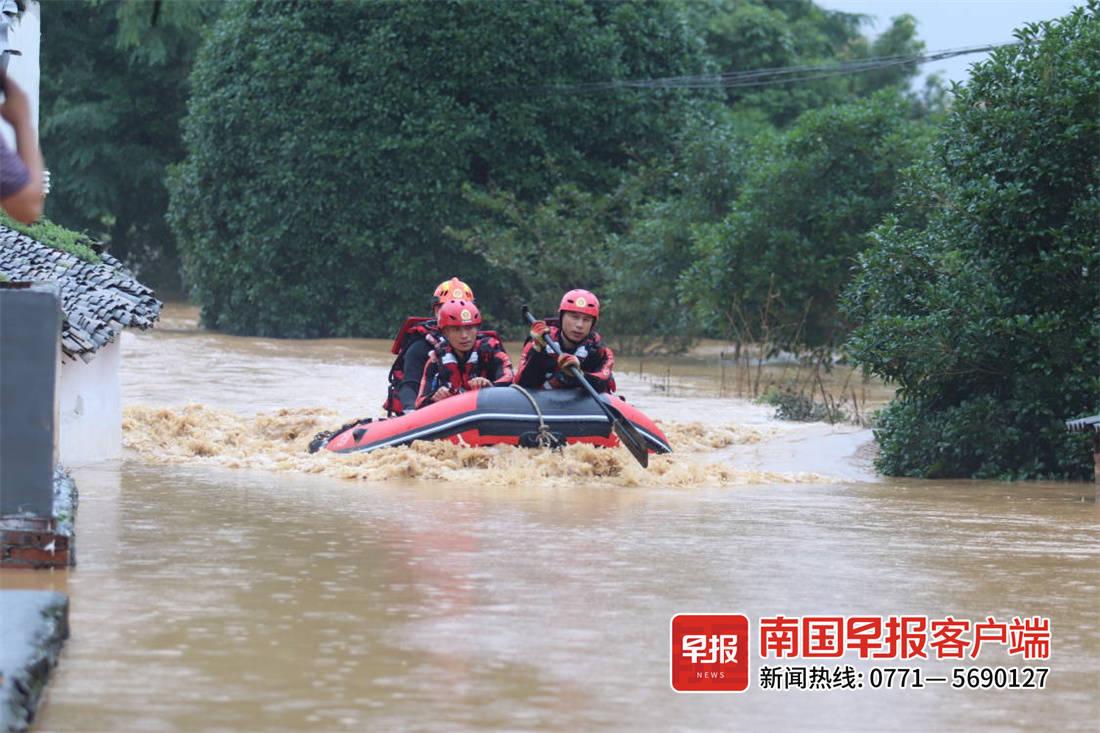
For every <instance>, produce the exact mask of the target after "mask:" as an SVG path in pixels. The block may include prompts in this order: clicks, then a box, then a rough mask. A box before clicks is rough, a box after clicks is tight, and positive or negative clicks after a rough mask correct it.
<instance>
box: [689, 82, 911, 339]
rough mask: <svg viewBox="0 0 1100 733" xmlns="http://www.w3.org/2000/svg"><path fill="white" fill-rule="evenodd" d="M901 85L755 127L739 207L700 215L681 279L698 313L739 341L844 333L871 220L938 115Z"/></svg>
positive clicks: (891, 201) (890, 202) (891, 196)
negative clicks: (847, 294)
mask: <svg viewBox="0 0 1100 733" xmlns="http://www.w3.org/2000/svg"><path fill="white" fill-rule="evenodd" d="M911 109H912V107H911V105H910V103H909V101H908V100H906V99H905V98H904V97H902V96H901V95H899V94H897V93H895V92H892V91H884V92H880V93H879V94H877V95H875V96H874V97H872V98H870V99H867V100H859V101H856V102H852V103H850V104H846V105H834V106H829V107H826V108H824V109H820V110H811V111H809V112H806V113H805V114H803V115H802V117H800V118H799V120H798V122H797V123H796V124H795V125H794V126H793V127H792V128H791V129H790V130H788V131H786V132H784V133H782V134H779V135H776V136H763V137H759V138H757V140H756V142H755V144H754V145H753V147H752V148H751V149H750V150H749V151H747V153H746V161H745V163H744V164H743V165H744V166H745V169H746V170H747V171H748V172H747V174H746V177H745V180H744V182H743V185H742V186H741V187H740V190H739V193H738V195H737V198H736V200H735V201H734V202H733V204H732V207H731V209H730V212H729V214H728V215H727V216H726V217H725V218H724V219H722V220H721V221H719V222H717V223H715V224H710V225H705V226H700V227H697V230H696V232H695V233H694V236H693V243H692V253H693V261H692V264H691V266H690V267H688V268H687V269H686V270H684V272H683V274H682V275H681V278H680V291H681V294H682V297H683V299H684V302H685V303H687V304H689V305H690V306H691V307H692V309H693V313H694V316H695V318H696V320H697V322H698V323H699V324H701V326H702V327H703V328H704V329H705V330H707V331H708V332H710V333H714V334H716V335H722V336H726V337H730V338H733V339H735V340H737V341H741V342H751V341H757V340H760V339H762V338H764V334H765V333H767V340H768V341H769V342H771V343H773V344H776V345H780V346H786V347H798V346H800V345H803V344H805V345H809V346H824V345H829V344H832V343H834V341H835V340H836V339H837V338H838V337H843V335H844V334H845V333H846V328H847V324H846V323H844V321H843V320H842V319H841V317H840V315H839V314H838V312H837V300H838V298H839V295H840V293H841V291H842V290H843V288H844V286H845V285H846V284H847V282H848V279H849V276H850V270H851V268H852V265H853V264H854V262H855V257H856V255H857V254H858V253H859V252H860V251H861V250H863V249H864V247H865V246H866V245H867V238H866V232H867V231H868V230H869V229H870V228H871V227H873V226H874V225H875V224H876V223H878V222H879V221H881V220H882V217H883V216H884V215H885V214H887V213H888V212H890V211H891V210H892V208H893V207H894V205H895V196H896V190H897V186H898V181H899V177H900V175H899V174H900V171H902V170H903V169H905V168H906V167H908V166H909V165H911V164H912V163H913V162H914V161H915V160H917V158H918V157H919V156H920V155H921V154H922V153H923V151H924V148H925V147H926V145H927V143H928V141H929V129H930V128H929V126H928V125H926V124H923V123H921V122H919V121H916V120H914V119H912V118H911Z"/></svg>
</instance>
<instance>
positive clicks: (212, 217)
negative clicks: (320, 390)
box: [171, 0, 703, 336]
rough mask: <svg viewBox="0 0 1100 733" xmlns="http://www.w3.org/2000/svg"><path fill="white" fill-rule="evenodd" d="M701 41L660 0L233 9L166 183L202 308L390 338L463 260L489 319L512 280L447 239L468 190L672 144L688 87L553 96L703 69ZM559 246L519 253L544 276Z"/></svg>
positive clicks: (552, 180) (591, 166)
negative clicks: (565, 88)
mask: <svg viewBox="0 0 1100 733" xmlns="http://www.w3.org/2000/svg"><path fill="white" fill-rule="evenodd" d="M291 38H292V39H294V41H293V43H289V42H287V39H291ZM697 46H698V43H697V42H696V41H694V40H693V39H692V37H691V36H690V35H689V34H688V33H687V32H686V28H685V27H684V25H683V24H682V23H680V22H679V21H678V17H677V15H676V9H675V6H673V5H671V4H669V3H667V2H663V1H661V0H653V1H647V0H631V1H629V2H612V1H610V0H608V1H606V2H605V1H595V2H585V3H581V2H570V3H487V2H477V1H474V0H452V1H450V2H438V3H380V2H342V3H268V2H242V3H238V4H235V5H232V6H228V7H226V8H225V10H224V11H223V13H222V16H221V19H220V20H219V22H218V23H217V25H216V26H215V27H214V29H213V30H212V32H211V33H210V35H209V37H208V39H207V43H206V44H205V46H204V47H203V49H202V51H201V52H200V54H199V58H198V60H197V62H196V65H195V68H194V72H193V76H192V82H193V85H194V87H195V89H196V90H197V93H196V94H195V95H194V97H193V98H192V101H191V105H190V114H189V116H188V118H187V120H186V123H185V131H186V132H185V140H186V144H187V147H188V150H189V156H188V158H187V160H186V162H185V163H184V164H183V165H181V166H180V167H179V168H178V170H177V172H176V175H175V176H174V178H173V180H172V184H171V188H172V205H171V220H172V222H173V225H174V228H175V230H176V231H177V233H178V234H179V236H180V240H181V244H182V246H183V252H184V261H185V265H186V273H187V276H188V280H189V282H190V283H191V285H192V288H193V291H194V294H195V296H196V297H197V298H198V300H199V301H200V302H201V303H202V305H203V316H204V319H205V320H206V322H207V323H209V324H210V325H213V326H216V327H218V328H223V329H226V330H230V331H234V332H243V333H259V334H276V335H282V336H320V335H330V334H341V335H350V334H358V335H364V334H369V335H383V334H386V333H388V332H390V331H392V329H393V328H394V327H395V324H397V323H400V321H401V319H402V318H403V317H404V316H405V315H406V314H407V313H409V312H420V311H423V310H424V309H425V307H426V301H427V298H426V297H425V294H426V293H430V292H431V288H432V287H433V286H434V285H435V284H436V283H437V282H438V281H439V280H440V279H442V278H443V277H446V276H447V275H450V274H452V273H461V274H462V276H463V277H464V278H465V279H467V280H469V281H470V282H471V284H473V285H474V287H475V290H476V291H477V292H478V294H479V296H480V297H481V299H482V302H483V304H485V305H487V306H489V308H490V310H491V309H492V308H493V307H494V305H497V304H499V303H500V302H501V301H500V299H499V295H498V293H499V292H500V291H503V290H504V289H506V288H507V287H508V283H506V282H503V281H502V279H501V277H500V276H499V274H500V272H501V271H500V270H498V269H496V265H495V263H494V262H491V261H488V260H487V259H486V258H483V257H481V256H479V255H477V254H476V253H473V252H463V251H462V250H461V248H459V247H458V246H456V244H455V242H454V241H453V240H451V239H450V238H447V237H445V236H444V233H443V232H444V228H445V227H448V226H449V227H461V226H463V225H466V224H469V223H472V222H473V221H474V220H475V219H474V217H475V215H476V213H477V210H476V208H475V207H471V206H470V204H469V203H468V202H467V200H466V198H465V196H466V194H464V190H467V189H469V188H470V187H474V188H480V189H493V190H496V191H503V192H506V193H507V195H508V196H510V197H512V199H514V200H517V201H531V200H537V199H539V198H540V197H542V196H545V195H546V194H547V193H549V192H550V191H552V190H554V189H555V187H558V186H575V187H578V188H579V189H585V190H594V191H602V190H606V189H607V188H608V187H611V186H614V185H615V183H616V181H617V178H618V175H619V171H620V170H621V169H622V168H623V167H624V166H625V165H626V164H627V163H628V162H629V161H631V160H633V159H635V158H638V157H648V156H650V155H653V154H654V153H655V151H659V150H661V149H663V148H664V147H665V146H666V145H667V143H666V140H667V138H668V136H669V135H670V134H671V133H672V132H673V131H675V129H676V128H677V126H678V121H679V119H680V118H681V117H682V116H683V113H682V112H681V111H679V110H678V107H679V106H680V104H679V97H678V96H676V95H673V94H671V93H664V94H645V95H641V94H637V93H632V94H629V95H628V96H625V97H623V98H620V99H618V101H617V102H616V103H614V104H609V103H608V100H607V99H606V98H602V97H593V96H588V95H583V94H562V93H549V92H547V90H546V87H547V86H549V85H560V84H567V83H575V82H583V81H590V80H606V79H614V78H624V77H637V76H655V75H670V74H682V73H690V72H694V71H698V70H700V68H701V59H702V58H703V57H702V55H701V53H700V52H699V49H698V48H697ZM552 254H554V253H552V252H546V251H540V250H530V251H525V252H523V253H522V254H521V255H520V256H521V257H522V259H523V261H524V263H525V266H526V267H527V268H529V269H531V270H532V271H533V270H534V269H535V268H537V267H538V266H539V265H540V262H541V260H542V259H543V257H544V256H550V255H552ZM575 277H576V279H577V281H578V282H583V281H584V280H585V279H586V273H584V272H583V271H579V268H578V271H577V272H576V273H575ZM494 291H495V292H494Z"/></svg>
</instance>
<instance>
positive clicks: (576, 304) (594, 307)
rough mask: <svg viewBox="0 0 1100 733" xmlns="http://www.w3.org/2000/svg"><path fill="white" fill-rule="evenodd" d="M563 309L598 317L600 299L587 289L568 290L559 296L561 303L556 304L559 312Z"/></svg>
mask: <svg viewBox="0 0 1100 733" xmlns="http://www.w3.org/2000/svg"><path fill="white" fill-rule="evenodd" d="M564 311H573V312H574V313H584V314H585V315H587V316H592V317H593V318H597V319H598V318H599V317H600V299H599V298H597V297H596V296H595V295H593V294H592V293H590V292H589V291H587V290H570V291H569V292H568V293H566V294H565V295H563V296H561V305H559V306H558V313H559V314H560V313H562V312H564Z"/></svg>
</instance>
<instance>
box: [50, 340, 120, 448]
mask: <svg viewBox="0 0 1100 733" xmlns="http://www.w3.org/2000/svg"><path fill="white" fill-rule="evenodd" d="M121 340H122V339H121V338H117V339H115V340H114V341H113V342H111V343H109V344H107V345H106V346H104V347H103V348H101V349H100V350H99V351H97V352H96V355H95V358H93V359H92V360H91V361H90V362H88V363H87V364H85V363H84V362H83V361H80V360H79V359H77V360H75V361H69V360H68V359H65V360H64V363H62V365H61V384H60V388H59V390H58V402H59V409H60V425H59V432H60V444H61V445H60V456H59V460H60V461H61V463H62V464H63V465H64V466H66V467H67V468H72V467H75V466H82V465H86V464H89V463H95V462H97V461H107V460H111V459H114V458H119V457H120V456H121V455H122V386H121V383H120V378H119V374H120V370H121V367H122V346H121V344H120V341H121Z"/></svg>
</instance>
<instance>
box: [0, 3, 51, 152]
mask: <svg viewBox="0 0 1100 733" xmlns="http://www.w3.org/2000/svg"><path fill="white" fill-rule="evenodd" d="M41 37H42V8H41V6H40V5H39V4H38V3H37V2H29V3H27V9H26V10H25V11H24V12H23V15H22V17H21V18H20V19H19V20H17V21H15V23H13V24H12V28H11V30H9V31H8V46H9V47H11V48H14V49H15V50H16V51H19V52H21V53H22V56H11V57H10V58H9V60H8V76H10V77H11V78H12V79H14V80H15V83H16V84H18V85H19V86H20V87H21V88H22V89H23V91H25V92H26V93H27V96H28V97H30V102H31V119H33V120H34V127H35V129H36V130H37V129H39V127H38V79H39V65H38V48H39V44H40V42H41ZM0 134H2V135H3V136H4V140H5V141H6V142H7V143H8V147H13V146H14V145H15V134H14V133H13V132H12V129H11V126H10V125H8V124H7V123H6V122H0Z"/></svg>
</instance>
